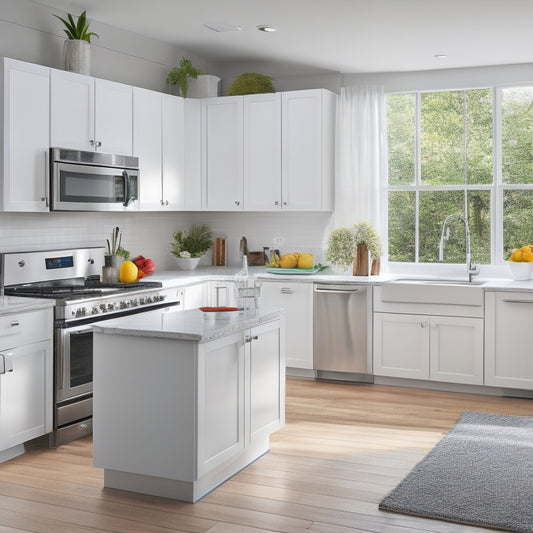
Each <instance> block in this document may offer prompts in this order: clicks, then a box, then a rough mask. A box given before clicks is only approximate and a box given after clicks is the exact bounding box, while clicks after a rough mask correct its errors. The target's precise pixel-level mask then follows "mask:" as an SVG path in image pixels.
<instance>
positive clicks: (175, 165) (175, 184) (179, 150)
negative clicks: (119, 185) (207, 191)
mask: <svg viewBox="0 0 533 533" xmlns="http://www.w3.org/2000/svg"><path fill="white" fill-rule="evenodd" d="M161 98H162V100H161V104H162V105H161V110H162V138H161V141H162V147H161V148H162V150H161V157H162V161H161V163H162V177H163V188H162V197H161V205H162V206H163V207H164V208H165V209H169V210H173V211H176V210H182V209H185V194H186V193H188V191H187V190H186V188H185V138H184V133H185V132H184V127H185V122H184V121H185V109H184V107H185V104H184V100H183V98H181V97H179V96H172V95H169V94H162V95H161ZM198 128H200V117H199V116H198ZM198 144H199V143H198ZM199 158H200V156H199V155H198V159H199ZM141 180H142V178H141ZM198 181H200V177H198Z"/></svg>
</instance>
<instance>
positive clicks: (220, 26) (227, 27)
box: [204, 22, 242, 32]
mask: <svg viewBox="0 0 533 533" xmlns="http://www.w3.org/2000/svg"><path fill="white" fill-rule="evenodd" d="M204 26H205V27H206V28H209V29H210V30H213V31H218V32H225V31H241V30H242V28H241V27H240V26H237V25H236V24H227V23H226V22H206V23H205V24H204Z"/></svg>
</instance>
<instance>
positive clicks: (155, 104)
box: [133, 87, 163, 210]
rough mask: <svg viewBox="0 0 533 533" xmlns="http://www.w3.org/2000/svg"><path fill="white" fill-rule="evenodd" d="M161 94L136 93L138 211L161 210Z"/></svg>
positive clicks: (134, 147) (139, 90) (134, 95)
mask: <svg viewBox="0 0 533 533" xmlns="http://www.w3.org/2000/svg"><path fill="white" fill-rule="evenodd" d="M161 132H162V127H161V93H158V92H155V91H148V90H146V89H139V88H138V87H135V88H134V89H133V155H134V156H136V157H138V158H139V178H140V179H139V182H140V186H139V209H140V210H153V209H160V208H161V204H162V201H163V199H162V190H161V189H162V183H161V180H162V174H161V146H162V137H161Z"/></svg>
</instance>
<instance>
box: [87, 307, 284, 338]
mask: <svg viewBox="0 0 533 533" xmlns="http://www.w3.org/2000/svg"><path fill="white" fill-rule="evenodd" d="M282 313H284V310H283V309H282V308H279V307H262V308H260V309H257V310H255V311H253V312H252V313H247V314H245V315H243V314H241V313H239V312H237V311H235V312H233V313H232V314H231V316H230V318H221V319H216V318H214V317H213V315H211V314H208V313H203V312H202V311H200V310H199V309H191V310H188V311H180V310H175V309H172V308H170V309H168V310H164V309H158V310H156V311H148V312H146V313H140V314H137V315H130V316H126V317H123V318H115V319H111V320H105V321H103V322H98V323H95V324H94V326H93V327H94V331H96V332H99V333H106V334H111V335H133V336H138V337H158V338H166V339H176V340H191V341H197V342H208V341H212V340H214V339H218V338H220V337H225V336H226V335H230V334H232V333H236V332H238V331H242V330H244V329H248V328H251V327H254V326H258V325H259V324H262V323H264V322H270V321H272V320H275V319H277V318H279V317H280V316H281V315H282Z"/></svg>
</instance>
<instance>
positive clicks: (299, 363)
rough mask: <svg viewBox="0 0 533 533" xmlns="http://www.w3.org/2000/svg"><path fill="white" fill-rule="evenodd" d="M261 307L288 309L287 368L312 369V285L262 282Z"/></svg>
mask: <svg viewBox="0 0 533 533" xmlns="http://www.w3.org/2000/svg"><path fill="white" fill-rule="evenodd" d="M261 305H264V306H265V307H266V306H279V307H283V308H284V309H285V322H286V324H287V333H286V354H287V357H286V364H287V366H288V367H291V368H302V369H312V368H313V284H312V283H297V282H284V281H279V282H278V281H267V280H263V290H262V299H261Z"/></svg>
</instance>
